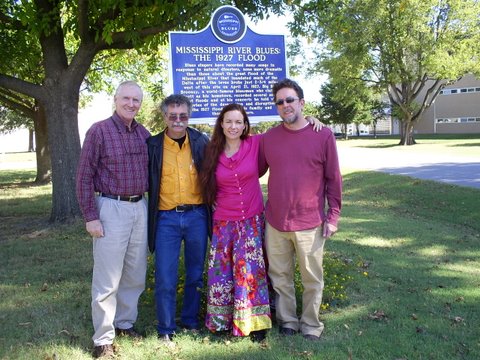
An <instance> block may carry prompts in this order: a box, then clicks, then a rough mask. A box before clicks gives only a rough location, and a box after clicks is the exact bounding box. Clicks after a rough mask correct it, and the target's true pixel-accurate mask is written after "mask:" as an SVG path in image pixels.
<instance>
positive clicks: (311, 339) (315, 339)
mask: <svg viewBox="0 0 480 360" xmlns="http://www.w3.org/2000/svg"><path fill="white" fill-rule="evenodd" d="M303 338H304V339H306V340H308V341H319V340H320V336H317V335H311V334H306V335H303Z"/></svg>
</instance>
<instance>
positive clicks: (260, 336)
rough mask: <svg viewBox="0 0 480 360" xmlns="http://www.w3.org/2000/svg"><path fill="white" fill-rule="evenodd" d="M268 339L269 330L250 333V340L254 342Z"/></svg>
mask: <svg viewBox="0 0 480 360" xmlns="http://www.w3.org/2000/svg"><path fill="white" fill-rule="evenodd" d="M266 337H267V330H258V331H252V332H251V333H250V340H252V341H253V342H262V341H265V338H266Z"/></svg>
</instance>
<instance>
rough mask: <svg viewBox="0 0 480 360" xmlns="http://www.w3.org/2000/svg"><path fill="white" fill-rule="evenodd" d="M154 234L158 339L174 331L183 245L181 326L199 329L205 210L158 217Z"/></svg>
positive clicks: (159, 214) (201, 208) (172, 211)
mask: <svg viewBox="0 0 480 360" xmlns="http://www.w3.org/2000/svg"><path fill="white" fill-rule="evenodd" d="M157 217H158V218H157V229H156V233H155V302H156V308H157V320H158V325H157V330H158V333H159V334H161V335H164V334H173V333H174V332H175V330H176V327H177V326H176V324H175V313H176V294H177V283H178V260H179V257H180V247H181V244H182V240H183V241H184V260H185V286H184V295H183V307H182V313H181V322H182V324H183V325H184V326H185V327H187V328H199V324H200V323H199V319H198V315H199V310H200V298H201V295H202V293H201V290H202V288H203V270H204V263H205V254H206V251H207V241H208V228H207V211H206V209H205V207H204V206H201V207H198V208H195V209H193V210H189V211H185V212H176V211H175V210H168V211H163V210H160V211H158V213H157Z"/></svg>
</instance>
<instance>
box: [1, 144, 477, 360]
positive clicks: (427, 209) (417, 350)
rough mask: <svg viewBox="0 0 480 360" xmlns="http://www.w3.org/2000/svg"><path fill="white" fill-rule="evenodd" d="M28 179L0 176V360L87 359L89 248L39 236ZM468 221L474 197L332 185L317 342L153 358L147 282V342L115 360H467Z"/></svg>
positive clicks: (193, 339) (182, 351) (452, 189)
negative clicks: (325, 289)
mask: <svg viewBox="0 0 480 360" xmlns="http://www.w3.org/2000/svg"><path fill="white" fill-rule="evenodd" d="M384 141H392V140H391V139H378V140H372V139H370V141H369V140H364V139H359V140H349V141H344V142H343V141H340V142H339V146H347V145H346V144H348V146H369V147H373V148H379V149H385V146H388V145H389V144H388V143H386V144H385V143H382V142H384ZM395 141H396V140H395ZM422 141H423V140H422ZM425 141H427V139H425ZM433 141H440V144H437V145H434V144H431V146H438V149H441V150H438V149H437V150H435V151H450V149H458V148H469V149H470V150H472V151H477V149H476V147H477V145H472V146H470V147H469V145H465V144H467V143H469V142H472V143H473V144H475V143H477V144H478V143H479V142H480V141H479V139H478V138H477V139H463V140H461V141H456V140H451V139H445V142H444V143H443V145H442V143H441V140H435V139H433ZM355 142H359V143H357V144H355ZM343 143H345V144H343ZM455 144H456V145H455ZM459 144H464V145H459ZM419 149H420V147H419ZM409 151H410V150H409ZM422 151H423V150H422ZM425 151H427V150H425ZM428 151H430V150H428ZM34 176H35V173H34V172H33V171H23V170H21V171H18V170H17V171H13V170H12V171H2V172H1V173H0V217H1V225H0V230H1V235H0V258H1V261H0V299H1V300H0V321H1V324H2V325H1V330H0V359H89V358H90V351H91V346H92V344H91V335H92V325H91V317H90V281H91V267H92V259H91V239H90V238H89V237H88V236H87V234H86V233H85V231H84V227H83V224H80V223H79V224H76V225H73V226H72V225H71V226H58V227H49V226H48V224H47V223H46V219H47V218H48V212H49V207H50V199H49V193H50V191H51V189H50V187H49V186H40V187H34V186H31V184H29V183H28V182H29V181H30V182H31V181H33V179H34ZM479 219H480V190H478V189H471V188H466V187H457V186H452V185H446V184H440V183H435V182H431V181H421V180H417V179H412V178H407V177H402V176H396V175H388V174H383V173H376V172H349V173H344V205H343V214H342V219H341V223H340V231H339V232H338V233H337V234H336V235H335V236H334V237H333V238H332V239H331V240H330V241H329V242H327V245H326V247H327V250H328V256H329V257H330V258H335V259H337V260H340V261H341V262H342V264H346V267H345V268H344V269H345V272H346V274H345V275H347V273H348V276H351V278H352V280H351V281H348V282H345V287H346V288H345V289H344V290H345V294H346V300H345V301H344V302H338V303H333V304H330V306H329V307H328V308H327V309H326V310H324V311H322V313H321V314H320V316H321V318H322V320H323V321H324V323H325V332H324V334H323V336H322V339H321V341H320V342H318V343H311V342H307V341H305V340H303V338H302V337H301V336H294V337H291V338H284V337H280V336H279V335H278V333H277V330H276V329H273V330H272V331H270V333H269V335H268V338H267V342H266V343H265V344H262V345H259V344H254V343H252V342H251V341H250V340H248V339H232V338H229V337H222V336H214V335H211V334H209V333H207V332H205V331H203V332H201V333H200V334H197V335H192V334H188V333H180V334H179V335H178V336H177V347H176V348H174V349H167V348H164V347H162V346H161V345H160V344H159V343H158V341H157V339H156V337H155V314H154V308H153V303H152V294H151V290H148V289H151V286H152V283H151V279H149V280H148V283H147V288H148V289H147V291H146V292H145V294H144V295H143V296H142V299H141V303H140V315H139V321H138V323H137V327H138V329H139V330H141V331H144V332H145V333H146V334H147V337H146V338H145V339H144V340H143V341H141V342H132V341H130V340H128V339H118V341H116V343H117V347H118V354H119V355H118V358H119V359H195V360H196V359H249V360H250V359H391V360H393V359H445V360H447V359H479V358H480V326H479V324H480V307H479V304H480V221H479ZM335 276H342V274H335ZM330 279H334V275H331V276H330ZM329 281H330V282H332V281H334V280H329ZM340 283H342V282H340ZM326 286H328V284H326ZM338 290H339V291H341V289H338Z"/></svg>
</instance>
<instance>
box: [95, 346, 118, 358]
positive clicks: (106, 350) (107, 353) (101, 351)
mask: <svg viewBox="0 0 480 360" xmlns="http://www.w3.org/2000/svg"><path fill="white" fill-rule="evenodd" d="M114 356H115V352H114V351H113V345H112V344H106V345H99V346H95V348H94V349H93V357H94V358H96V359H98V358H105V359H112V358H113V357H114Z"/></svg>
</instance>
